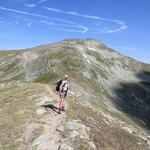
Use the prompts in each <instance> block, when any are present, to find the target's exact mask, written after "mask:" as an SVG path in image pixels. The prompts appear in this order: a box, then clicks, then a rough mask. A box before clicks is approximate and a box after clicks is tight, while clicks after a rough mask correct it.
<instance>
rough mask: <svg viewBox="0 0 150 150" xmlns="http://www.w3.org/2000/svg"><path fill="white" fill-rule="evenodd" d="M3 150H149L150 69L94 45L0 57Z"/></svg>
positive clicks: (60, 45) (66, 43)
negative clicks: (62, 104) (63, 105)
mask: <svg viewBox="0 0 150 150" xmlns="http://www.w3.org/2000/svg"><path fill="white" fill-rule="evenodd" d="M65 73H67V74H68V75H69V77H70V84H71V90H70V92H69V93H68V98H67V101H66V102H67V110H66V111H65V112H63V113H62V114H61V115H60V114H57V107H58V103H59V96H58V93H57V92H56V91H55V83H56V81H57V80H58V79H59V78H61V77H62V76H63V75H64V74H65ZM0 149H2V150H149V149H150V65H149V64H144V63H142V62H139V61H136V60H134V59H132V58H129V57H126V56H124V55H122V54H120V53H118V52H116V51H115V50H113V49H111V48H109V47H107V46H106V45H105V44H103V43H102V42H101V41H99V40H95V39H83V40H80V39H66V40H63V41H60V42H57V43H54V44H49V45H42V46H38V47H34V48H29V49H23V50H11V51H9V50H8V51H6V50H4V51H3V50H2V51H0Z"/></svg>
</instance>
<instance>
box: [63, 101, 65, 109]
mask: <svg viewBox="0 0 150 150" xmlns="http://www.w3.org/2000/svg"><path fill="white" fill-rule="evenodd" d="M63 108H65V100H64V99H63V101H62V109H63Z"/></svg>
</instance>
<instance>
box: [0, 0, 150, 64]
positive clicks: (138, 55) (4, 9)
mask: <svg viewBox="0 0 150 150" xmlns="http://www.w3.org/2000/svg"><path fill="white" fill-rule="evenodd" d="M65 38H96V39H99V40H101V41H102V42H104V43H105V44H106V45H108V46H109V47H112V48H113V49H115V50H117V51H119V52H121V53H123V54H124V55H127V56H130V57H133V58H135V59H137V60H140V61H143V62H145V63H150V44H149V42H150V1H149V0H0V49H1V50H2V49H19V48H27V47H33V46H37V45H41V44H49V43H53V42H56V41H59V40H62V39H65Z"/></svg>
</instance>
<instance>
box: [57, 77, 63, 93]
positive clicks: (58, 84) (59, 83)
mask: <svg viewBox="0 0 150 150" xmlns="http://www.w3.org/2000/svg"><path fill="white" fill-rule="evenodd" d="M61 84H62V79H60V80H58V81H57V83H56V88H55V89H56V91H57V92H59V90H60V86H61Z"/></svg>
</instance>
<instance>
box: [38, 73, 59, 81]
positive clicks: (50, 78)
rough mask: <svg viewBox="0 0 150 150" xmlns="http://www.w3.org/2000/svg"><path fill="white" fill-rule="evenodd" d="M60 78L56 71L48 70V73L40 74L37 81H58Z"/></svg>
mask: <svg viewBox="0 0 150 150" xmlns="http://www.w3.org/2000/svg"><path fill="white" fill-rule="evenodd" d="M58 78H59V76H58V74H57V73H55V72H48V73H46V74H43V75H41V76H39V77H38V78H37V79H36V80H35V82H41V83H51V82H52V81H56V80H57V79H58Z"/></svg>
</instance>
